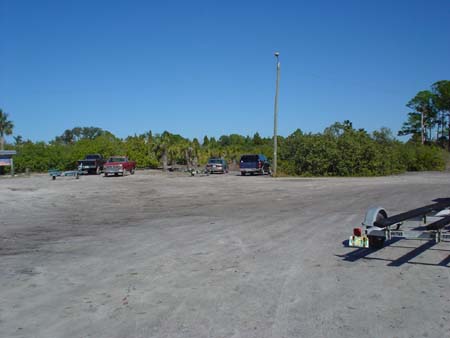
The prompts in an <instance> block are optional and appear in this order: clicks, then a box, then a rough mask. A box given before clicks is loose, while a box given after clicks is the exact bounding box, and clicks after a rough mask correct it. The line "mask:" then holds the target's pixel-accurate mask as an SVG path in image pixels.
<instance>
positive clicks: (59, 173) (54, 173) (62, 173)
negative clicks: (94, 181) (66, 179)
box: [48, 164, 88, 180]
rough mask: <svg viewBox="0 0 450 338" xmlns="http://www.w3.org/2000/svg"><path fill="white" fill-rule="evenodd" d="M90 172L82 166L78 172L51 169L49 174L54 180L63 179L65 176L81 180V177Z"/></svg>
mask: <svg viewBox="0 0 450 338" xmlns="http://www.w3.org/2000/svg"><path fill="white" fill-rule="evenodd" d="M87 173H88V172H87V171H86V170H83V165H82V164H81V165H80V166H79V167H78V170H69V171H62V170H58V169H50V170H49V171H48V174H49V175H50V177H51V178H52V180H56V177H63V176H73V177H75V178H76V179H79V178H80V175H85V174H87Z"/></svg>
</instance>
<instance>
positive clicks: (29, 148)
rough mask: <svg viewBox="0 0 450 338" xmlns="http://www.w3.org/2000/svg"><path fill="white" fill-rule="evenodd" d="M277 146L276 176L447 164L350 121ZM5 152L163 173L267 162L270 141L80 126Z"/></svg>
mask: <svg viewBox="0 0 450 338" xmlns="http://www.w3.org/2000/svg"><path fill="white" fill-rule="evenodd" d="M278 146H279V160H278V171H279V172H280V173H281V174H285V175H303V176H374V175H390V174H396V173H401V172H405V171H415V170H442V169H444V167H445V156H444V155H445V154H444V153H445V152H444V151H443V150H442V148H440V147H439V146H437V145H422V144H420V143H417V142H406V143H404V142H400V141H399V140H397V139H395V137H394V136H393V134H392V132H391V131H390V130H389V129H387V128H382V129H380V130H378V131H374V132H373V133H368V132H367V131H365V130H364V129H355V128H354V127H353V125H352V123H351V122H350V121H344V122H343V123H340V122H337V123H334V124H333V125H331V126H330V127H328V128H326V129H325V130H324V131H323V132H322V133H304V132H302V131H301V130H296V131H295V132H293V133H292V134H291V135H289V136H287V137H282V136H279V137H278ZM7 148H8V149H15V150H16V151H17V156H16V157H15V160H14V163H15V167H16V172H24V171H25V170H26V168H29V170H31V171H35V172H45V171H47V170H48V169H50V168H57V169H61V170H70V169H75V168H76V162H77V160H80V159H82V158H84V156H85V155H86V154H93V153H100V154H102V155H103V156H105V157H108V156H112V155H118V154H125V155H127V156H129V157H130V159H132V160H135V161H136V163H137V166H138V168H162V169H165V170H167V169H168V168H170V167H171V166H181V165H183V166H187V167H191V168H192V167H199V166H200V167H201V166H204V165H205V164H206V162H207V160H208V158H210V157H223V158H225V159H226V160H227V161H228V162H229V163H230V165H231V166H233V164H235V165H236V166H237V165H238V164H239V159H240V157H241V156H242V155H243V154H249V153H261V154H264V155H265V156H266V157H267V158H268V159H269V160H272V155H273V153H272V151H273V140H272V138H268V137H261V136H260V135H259V134H258V133H255V134H254V135H253V136H242V135H238V134H231V135H223V136H221V137H219V138H217V139H216V138H215V137H208V136H205V137H204V138H203V139H202V140H201V141H199V140H198V139H196V138H194V139H192V140H190V139H188V138H184V137H182V136H181V135H177V134H172V133H170V132H168V131H165V132H163V133H161V134H153V133H152V132H151V131H149V132H146V133H143V134H139V135H133V136H128V137H126V138H124V139H121V138H118V137H116V136H115V135H113V134H112V133H110V132H108V131H105V130H102V129H100V128H95V127H85V128H74V129H71V130H66V131H65V132H64V133H63V134H62V135H60V136H58V137H55V138H54V139H53V140H52V141H50V142H48V143H47V142H32V141H30V140H26V141H24V140H23V139H22V138H18V137H16V138H15V142H14V144H8V145H7Z"/></svg>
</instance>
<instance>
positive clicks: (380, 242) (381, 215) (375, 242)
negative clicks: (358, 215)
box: [367, 210, 387, 250]
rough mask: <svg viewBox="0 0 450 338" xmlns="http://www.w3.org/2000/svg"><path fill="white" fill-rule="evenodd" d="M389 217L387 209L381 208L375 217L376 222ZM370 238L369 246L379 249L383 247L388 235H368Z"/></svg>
mask: <svg viewBox="0 0 450 338" xmlns="http://www.w3.org/2000/svg"><path fill="white" fill-rule="evenodd" d="M385 218H387V214H386V211H384V210H380V211H378V214H377V217H376V219H375V222H378V221H381V220H382V219H385ZM367 238H368V239H369V248H372V249H375V250H378V249H381V248H382V247H383V246H384V242H385V241H386V237H380V236H370V235H369V236H367Z"/></svg>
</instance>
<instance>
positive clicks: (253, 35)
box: [0, 0, 450, 141]
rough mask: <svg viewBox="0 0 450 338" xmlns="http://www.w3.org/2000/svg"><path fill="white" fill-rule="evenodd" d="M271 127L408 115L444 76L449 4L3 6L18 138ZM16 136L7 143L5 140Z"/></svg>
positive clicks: (3, 48) (3, 51) (384, 120)
mask: <svg viewBox="0 0 450 338" xmlns="http://www.w3.org/2000/svg"><path fill="white" fill-rule="evenodd" d="M275 51H279V52H280V61H281V82H280V98H279V134H281V135H284V136H287V135H289V134H290V133H292V132H293V131H294V130H295V129H297V128H300V129H302V130H303V131H306V132H320V131H322V130H323V129H324V128H325V127H327V126H329V125H330V124H332V123H334V122H335V121H343V120H351V121H352V122H353V125H354V126H355V127H357V128H365V129H366V130H368V131H373V130H375V129H379V128H380V127H383V126H387V127H390V128H391V129H392V130H393V131H394V132H395V133H396V132H397V131H398V130H399V129H400V127H401V124H402V123H403V121H404V120H405V119H406V115H407V112H408V110H407V108H406V107H405V104H406V103H407V102H408V100H409V99H410V98H412V97H413V96H414V95H415V94H416V93H417V92H418V91H419V90H423V89H428V88H429V86H430V85H431V84H432V83H433V82H435V81H438V80H442V79H447V80H448V79H450V1H448V0H428V1H426V0H420V1H419V0H417V1H414V0H396V1H393V0H385V1H382V0H381V1H363V0H360V1H359V0H358V1H351V0H342V1H273V0H272V1H261V0H259V1H223V0H221V1H214V0H209V1H195V0H191V1H170V0H169V1H150V0H149V1H133V0H130V1H112V0H105V1H100V0H77V1H75V0H73V1H71V0H63V1H61V0H55V1H44V0H40V1H33V0H30V1H23V0H0V107H1V108H2V109H3V110H4V111H5V112H7V113H9V114H10V118H11V119H12V120H13V122H14V123H15V129H14V134H15V135H18V134H20V135H22V136H23V137H24V138H25V139H28V138H29V139H31V140H34V141H36V140H44V141H49V140H51V139H53V138H54V137H55V136H57V135H60V134H62V132H63V131H64V130H65V129H71V128H73V127H75V126H96V127H100V128H103V129H106V130H109V131H111V132H112V133H114V134H115V135H117V136H119V137H125V136H128V135H133V134H135V133H137V134H139V133H142V132H145V131H148V130H152V131H153V132H154V133H160V132H163V131H164V130H168V131H170V132H173V133H179V134H182V135H183V136H185V137H189V138H194V137H198V138H203V136H204V135H209V136H216V137H218V136H220V135H222V134H231V133H239V134H243V135H253V134H254V133H255V132H259V133H260V134H261V135H263V136H271V135H272V133H273V102H274V93H275V70H276V63H275V58H274V56H273V53H274V52H275ZM9 140H11V138H9Z"/></svg>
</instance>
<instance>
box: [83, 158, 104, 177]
mask: <svg viewBox="0 0 450 338" xmlns="http://www.w3.org/2000/svg"><path fill="white" fill-rule="evenodd" d="M77 163H78V169H79V170H80V171H82V172H87V173H88V174H97V175H100V174H101V173H102V171H103V165H104V164H105V159H104V158H103V156H102V155H100V154H89V155H86V156H85V158H84V160H80V161H78V162H77Z"/></svg>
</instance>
